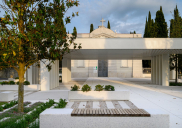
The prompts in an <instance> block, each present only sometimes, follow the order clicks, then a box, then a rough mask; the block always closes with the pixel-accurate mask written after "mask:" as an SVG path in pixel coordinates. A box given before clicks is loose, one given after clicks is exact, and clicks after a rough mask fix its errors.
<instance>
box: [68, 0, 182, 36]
mask: <svg viewBox="0 0 182 128" xmlns="http://www.w3.org/2000/svg"><path fill="white" fill-rule="evenodd" d="M79 4H80V5H79V6H78V7H73V8H70V9H69V10H68V12H67V13H66V14H65V15H66V16H69V15H70V14H71V12H77V11H78V12H79V16H78V17H74V18H73V19H72V20H71V23H70V24H67V25H66V28H67V31H69V32H73V27H74V26H75V27H76V28H77V33H89V32H90V24H93V25H94V29H97V28H98V26H100V25H102V23H101V22H100V20H101V19H102V18H103V19H104V20H105V21H106V22H104V26H105V27H107V22H108V20H109V22H110V25H111V30H113V31H115V30H116V32H117V33H130V31H131V32H133V31H134V30H135V31H136V33H140V34H142V35H143V33H144V28H145V22H146V17H148V13H149V11H150V12H151V16H152V19H155V16H156V12H157V11H158V10H159V9H160V6H162V10H163V13H164V17H165V20H166V22H167V24H168V28H169V27H170V19H172V18H173V12H174V8H175V7H176V5H177V6H178V9H179V12H180V14H181V13H182V8H180V7H182V0H79Z"/></svg>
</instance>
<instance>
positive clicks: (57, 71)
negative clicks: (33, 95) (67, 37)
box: [56, 60, 59, 87]
mask: <svg viewBox="0 0 182 128" xmlns="http://www.w3.org/2000/svg"><path fill="white" fill-rule="evenodd" d="M56 67H57V69H56V71H57V80H56V81H57V86H56V87H58V86H59V60H57V66H56Z"/></svg>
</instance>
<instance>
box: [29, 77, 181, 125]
mask: <svg viewBox="0 0 182 128" xmlns="http://www.w3.org/2000/svg"><path fill="white" fill-rule="evenodd" d="M74 84H77V85H80V86H82V85H84V84H88V85H90V86H91V87H92V90H94V87H95V85H97V84H101V85H113V86H115V90H116V91H117V90H129V91H130V101H131V102H132V103H134V104H135V105H136V106H137V107H138V108H142V109H158V110H160V111H164V112H166V113H168V114H169V115H170V128H182V108H181V106H182V87H163V86H161V85H153V84H151V82H150V79H148V78H143V79H137V78H128V79H122V78H108V77H107V78H104V77H101V78H88V79H72V81H71V82H69V83H67V84H62V83H60V86H59V87H57V88H55V89H53V90H51V91H40V92H35V93H33V94H30V95H28V96H25V101H46V100H48V98H50V99H55V100H56V101H57V100H59V99H60V98H63V99H68V92H67V91H68V90H70V89H71V86H73V85H74ZM70 104H71V103H69V104H68V105H70ZM82 104H84V103H82ZM106 104H107V103H106ZM122 104H123V103H122ZM67 107H68V106H67Z"/></svg>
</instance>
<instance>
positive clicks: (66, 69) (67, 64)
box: [62, 58, 71, 83]
mask: <svg viewBox="0 0 182 128" xmlns="http://www.w3.org/2000/svg"><path fill="white" fill-rule="evenodd" d="M70 80H71V59H68V58H64V59H63V60H62V82H63V83H68V82H69V81H70Z"/></svg>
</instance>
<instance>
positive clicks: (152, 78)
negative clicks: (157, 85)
mask: <svg viewBox="0 0 182 128" xmlns="http://www.w3.org/2000/svg"><path fill="white" fill-rule="evenodd" d="M153 61H154V60H153V57H151V83H153V80H154V77H153V75H154V73H153V66H154V65H153Z"/></svg>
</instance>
